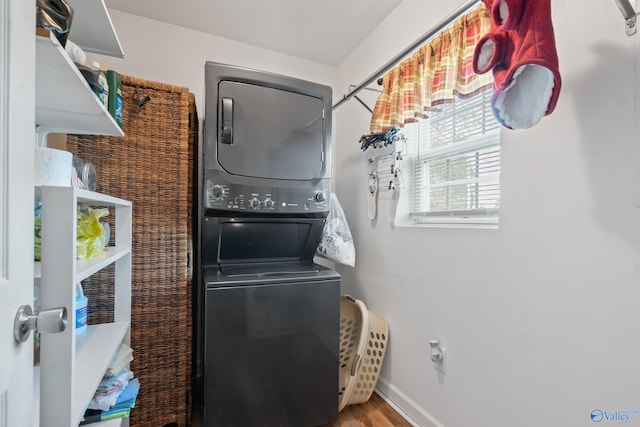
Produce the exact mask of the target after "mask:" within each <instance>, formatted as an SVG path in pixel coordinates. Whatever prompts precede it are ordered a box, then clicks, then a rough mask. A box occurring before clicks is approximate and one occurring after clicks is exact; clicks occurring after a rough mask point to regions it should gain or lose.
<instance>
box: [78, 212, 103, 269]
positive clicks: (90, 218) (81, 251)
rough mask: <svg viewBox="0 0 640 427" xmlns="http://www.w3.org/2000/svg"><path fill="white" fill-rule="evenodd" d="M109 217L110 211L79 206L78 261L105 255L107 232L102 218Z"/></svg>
mask: <svg viewBox="0 0 640 427" xmlns="http://www.w3.org/2000/svg"><path fill="white" fill-rule="evenodd" d="M107 215H109V209H107V208H100V209H93V208H91V207H89V206H86V205H78V223H77V237H76V239H77V240H76V257H77V258H78V259H85V258H97V257H100V256H102V255H104V247H105V246H106V243H107V242H106V239H107V232H106V230H105V229H104V226H103V225H102V224H101V222H100V218H103V217H105V216H107Z"/></svg>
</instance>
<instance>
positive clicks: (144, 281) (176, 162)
mask: <svg viewBox="0 0 640 427" xmlns="http://www.w3.org/2000/svg"><path fill="white" fill-rule="evenodd" d="M147 96H148V97H149V100H148V101H147V102H146V103H144V105H143V106H140V102H139V101H141V100H144V99H145V97H147ZM122 98H123V129H124V132H125V137H124V138H118V137H104V136H86V135H73V136H72V135H70V136H69V138H68V142H67V149H68V150H69V151H71V152H73V153H74V154H77V155H78V156H79V157H80V158H82V159H83V160H85V161H87V162H91V163H93V164H94V165H95V167H96V171H97V175H98V185H97V190H96V191H98V192H101V193H105V194H109V195H112V196H116V197H120V198H123V199H127V200H130V201H132V203H133V218H132V223H133V224H132V227H133V229H132V240H133V241H132V285H131V347H132V348H133V349H134V360H133V362H132V363H131V369H132V370H133V372H134V374H135V376H136V377H137V378H139V380H140V384H141V387H140V394H139V396H138V400H137V401H136V406H135V408H134V409H133V410H132V411H131V420H130V422H131V425H132V426H150V427H151V426H153V427H157V426H163V425H166V424H170V423H175V424H176V425H177V426H188V425H190V424H191V409H192V408H191V406H192V400H191V394H192V393H191V392H192V363H193V362H192V354H193V348H192V335H193V334H192V322H193V315H192V307H193V305H192V286H193V266H192V262H193V223H192V213H193V206H194V204H193V201H194V200H193V161H194V150H195V148H196V145H197V143H196V141H197V135H198V119H197V114H196V109H195V103H194V97H193V94H191V93H189V91H188V90H187V89H186V88H183V87H176V86H171V85H167V84H162V83H157V82H150V81H146V80H141V79H138V78H135V77H130V76H125V75H123V76H122ZM114 216H115V215H113V213H110V215H109V217H110V218H113V217H114ZM111 226H112V230H114V229H115V228H114V227H113V224H112V225H111ZM112 239H113V233H112ZM112 244H113V240H112ZM113 276H114V269H113V268H107V269H105V270H104V271H101V272H100V273H98V274H96V275H94V276H92V277H91V278H90V279H87V280H85V281H83V286H84V290H85V293H86V294H87V296H88V298H89V307H88V311H89V323H90V324H91V323H97V322H109V321H113V310H112V307H113V286H114V285H113V284H114V279H113Z"/></svg>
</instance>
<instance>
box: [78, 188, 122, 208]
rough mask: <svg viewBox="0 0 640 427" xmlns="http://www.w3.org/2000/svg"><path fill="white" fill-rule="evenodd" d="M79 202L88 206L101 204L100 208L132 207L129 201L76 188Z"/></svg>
mask: <svg viewBox="0 0 640 427" xmlns="http://www.w3.org/2000/svg"><path fill="white" fill-rule="evenodd" d="M76 198H77V199H78V202H81V203H86V204H96V203H97V204H99V205H100V206H132V204H131V202H130V201H129V200H124V199H119V198H117V197H113V196H109V195H106V194H101V193H96V192H93V191H88V190H82V189H79V188H76Z"/></svg>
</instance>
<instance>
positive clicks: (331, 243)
mask: <svg viewBox="0 0 640 427" xmlns="http://www.w3.org/2000/svg"><path fill="white" fill-rule="evenodd" d="M317 253H318V254H320V255H322V256H323V257H325V258H327V259H330V260H332V261H335V262H338V263H340V264H344V265H348V266H350V267H355V265H356V248H355V245H354V243H353V238H352V237H351V231H350V230H349V224H347V218H346V217H345V215H344V212H343V211H342V206H340V202H339V201H338V196H336V195H335V193H331V208H330V209H329V215H328V216H327V222H326V223H325V225H324V230H323V231H322V239H321V240H320V244H319V245H318V249H317Z"/></svg>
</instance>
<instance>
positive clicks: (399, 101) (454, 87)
mask: <svg viewBox="0 0 640 427" xmlns="http://www.w3.org/2000/svg"><path fill="white" fill-rule="evenodd" d="M490 29H491V22H490V19H489V13H488V11H487V9H486V7H485V6H484V4H482V3H480V4H479V5H478V6H477V7H476V8H474V9H473V10H471V11H470V12H468V13H466V14H465V15H463V16H462V17H460V18H459V19H458V20H457V21H455V22H454V23H453V24H452V25H451V26H449V27H448V28H446V29H445V30H443V31H442V32H441V33H440V34H438V35H437V36H435V37H434V38H432V39H431V40H429V41H428V42H427V43H426V44H424V45H423V46H422V47H421V48H420V49H418V50H417V51H416V52H415V53H414V54H413V55H411V56H410V57H408V58H407V59H405V60H404V61H402V62H401V63H400V64H399V65H398V66H396V67H394V68H392V69H391V70H390V71H389V72H387V74H385V75H384V77H383V88H382V93H381V94H380V96H379V97H378V100H377V101H376V105H375V107H374V110H373V116H372V117H371V125H370V130H371V132H374V133H375V132H387V131H389V130H390V129H392V128H393V127H394V126H399V127H402V126H403V125H404V124H405V123H410V122H415V121H416V120H418V119H419V118H425V117H428V113H429V110H431V109H432V108H434V107H435V106H437V105H440V104H444V103H450V102H453V101H454V99H455V97H456V96H458V97H462V98H464V97H469V96H473V95H475V94H477V93H478V92H480V91H482V90H484V89H486V88H488V87H490V86H491V84H492V78H491V76H490V75H478V74H476V73H475V72H474V71H473V52H474V50H475V47H476V45H477V43H478V41H479V40H480V39H481V37H482V36H484V35H485V34H486V33H488V32H489V30H490Z"/></svg>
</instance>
